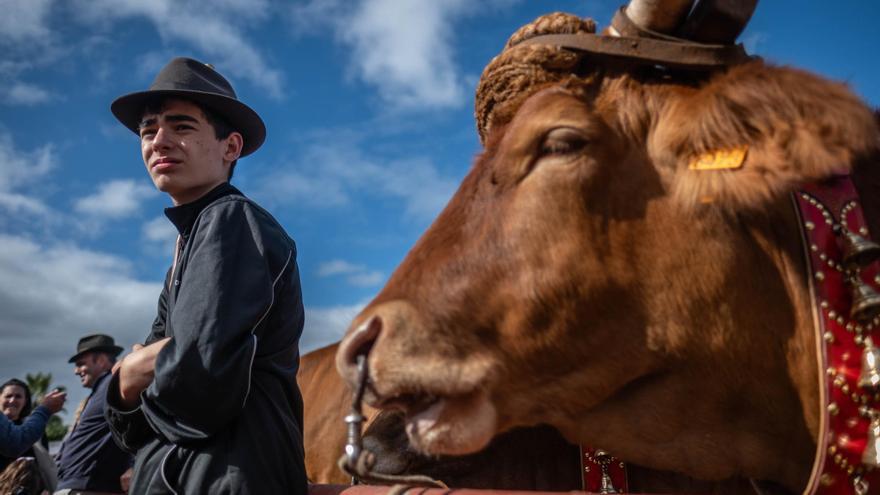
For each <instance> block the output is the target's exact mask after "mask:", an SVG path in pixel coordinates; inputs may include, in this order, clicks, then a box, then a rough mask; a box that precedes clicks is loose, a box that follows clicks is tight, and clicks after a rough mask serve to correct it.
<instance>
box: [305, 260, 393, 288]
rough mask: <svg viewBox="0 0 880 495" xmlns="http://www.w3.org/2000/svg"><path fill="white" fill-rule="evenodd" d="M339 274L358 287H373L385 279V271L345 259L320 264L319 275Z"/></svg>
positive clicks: (330, 275)
mask: <svg viewBox="0 0 880 495" xmlns="http://www.w3.org/2000/svg"><path fill="white" fill-rule="evenodd" d="M338 275H345V276H346V277H345V280H346V281H347V282H348V283H349V284H351V285H354V286H356V287H373V286H376V285H379V284H381V283H382V282H383V281H384V280H385V274H384V273H382V272H379V271H375V270H370V269H368V268H367V267H365V266H364V265H355V264H353V263H349V262H348V261H345V260H332V261H325V262H324V263H321V264H320V265H319V266H318V276H319V277H332V276H338Z"/></svg>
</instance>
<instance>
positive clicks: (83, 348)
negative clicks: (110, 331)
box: [67, 333, 122, 363]
mask: <svg viewBox="0 0 880 495" xmlns="http://www.w3.org/2000/svg"><path fill="white" fill-rule="evenodd" d="M87 352H106V353H107V354H112V355H113V357H116V356H118V355H119V353H120V352H122V347H119V346H118V345H116V342H114V341H113V337H111V336H109V335H104V334H103V333H96V334H94V335H86V336H85V337H83V338H81V339H79V343H78V344H76V354H74V355H73V357H71V358H70V359H69V360H68V361H67V362H68V363H72V362H74V361H76V360H77V358H79V357H80V356H82V355H83V354H85V353H87Z"/></svg>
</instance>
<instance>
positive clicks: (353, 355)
mask: <svg viewBox="0 0 880 495" xmlns="http://www.w3.org/2000/svg"><path fill="white" fill-rule="evenodd" d="M381 331H382V318H380V317H379V316H378V315H373V316H372V317H370V319H369V320H367V321H365V322H363V323H361V324H360V325H359V326H358V327H357V328H355V329H354V331H353V332H351V333H350V334H349V335H348V336H347V337H346V338H345V339H344V340H343V341H342V343H341V344H340V347H339V351H338V354H337V357H336V363H337V367H338V368H339V371H342V372H343V373H345V374H352V373H356V372H357V371H356V370H357V357H358V356H360V355H362V354H368V353H369V352H370V349H372V348H373V344H374V343H375V342H376V339H377V338H378V337H379V333H380V332H381Z"/></svg>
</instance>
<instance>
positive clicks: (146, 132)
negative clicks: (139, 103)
mask: <svg viewBox="0 0 880 495" xmlns="http://www.w3.org/2000/svg"><path fill="white" fill-rule="evenodd" d="M153 134H156V131H155V130H153V129H141V139H143V138H145V137H150V136H152V135H153Z"/></svg>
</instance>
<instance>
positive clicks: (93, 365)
mask: <svg viewBox="0 0 880 495" xmlns="http://www.w3.org/2000/svg"><path fill="white" fill-rule="evenodd" d="M120 352H122V348H121V347H119V346H118V345H116V343H115V342H114V341H113V337H110V336H108V335H103V334H95V335H87V336H85V337H83V338H81V339H79V343H78V344H77V346H76V354H74V355H73V357H71V358H70V360H69V362H71V363H74V368H73V372H74V373H75V374H76V375H77V376H79V379H80V381H81V382H82V385H83V387H86V388H90V389H92V393H91V394H89V397H88V398H87V399H86V403H85V406H84V407H83V410H82V413H80V415H79V418H78V420H77V422H76V424H75V425H74V426H73V430H72V431H71V432H70V434H68V435H67V437H66V438H65V439H64V442H63V443H62V444H61V449H60V450H59V451H58V456H57V463H58V486H57V490H58V491H57V492H55V493H58V494H71V495H74V494H89V493H123V489H122V486H121V485H120V476H122V473H124V472H125V471H126V470H127V469H128V468H129V467H130V466H131V455H129V454H128V453H127V452H124V451H123V450H122V449H120V448H119V446H118V445H116V443H115V442H114V441H113V437H112V435H111V434H110V426H109V425H108V424H107V420H106V419H105V418H104V407H105V398H106V395H107V387H108V385H109V384H110V369H111V368H113V364H114V363H115V362H116V356H118V355H119V353H120Z"/></svg>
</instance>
